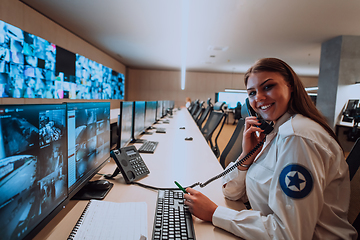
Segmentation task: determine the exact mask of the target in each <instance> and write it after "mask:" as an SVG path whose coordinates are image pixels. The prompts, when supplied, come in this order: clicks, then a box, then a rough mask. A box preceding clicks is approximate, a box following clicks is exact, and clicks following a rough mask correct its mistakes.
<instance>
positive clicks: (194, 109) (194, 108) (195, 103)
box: [190, 99, 200, 118]
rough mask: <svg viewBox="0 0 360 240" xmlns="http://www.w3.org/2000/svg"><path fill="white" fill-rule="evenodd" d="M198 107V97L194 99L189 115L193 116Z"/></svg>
mask: <svg viewBox="0 0 360 240" xmlns="http://www.w3.org/2000/svg"><path fill="white" fill-rule="evenodd" d="M199 107H200V103H199V99H196V100H195V102H194V105H193V107H192V108H191V110H190V114H191V116H192V117H193V118H194V114H195V113H196V111H197V110H198V109H199Z"/></svg>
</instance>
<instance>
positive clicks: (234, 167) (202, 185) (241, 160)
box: [131, 135, 266, 190]
mask: <svg viewBox="0 0 360 240" xmlns="http://www.w3.org/2000/svg"><path fill="white" fill-rule="evenodd" d="M265 141H266V135H265V137H264V138H263V139H262V140H261V141H260V142H259V143H258V144H257V145H256V146H255V147H254V148H253V149H252V150H251V151H250V152H249V153H248V154H246V156H245V157H243V158H242V159H240V160H239V161H238V162H236V163H235V164H234V165H232V166H231V167H229V168H228V169H226V170H225V171H223V172H222V173H220V174H218V175H216V176H215V177H212V178H210V179H209V180H207V181H206V182H205V183H200V182H197V183H194V184H192V185H190V186H188V187H189V188H193V187H196V186H200V187H201V188H203V187H206V185H208V184H209V183H211V182H213V181H215V180H217V179H219V178H221V177H223V176H225V175H226V174H228V173H230V172H231V171H233V170H235V169H236V168H237V167H238V166H240V165H241V164H242V163H244V162H245V161H246V160H247V159H248V158H249V157H251V156H252V155H253V154H254V153H255V152H256V151H257V150H258V149H259V148H260V147H261V146H262V145H263V144H264V142H265ZM131 184H135V185H139V186H141V187H144V188H149V189H153V190H179V188H159V187H153V186H149V185H145V184H143V183H139V182H131ZM188 187H185V189H186V188H188Z"/></svg>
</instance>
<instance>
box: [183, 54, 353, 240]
mask: <svg viewBox="0 0 360 240" xmlns="http://www.w3.org/2000/svg"><path fill="white" fill-rule="evenodd" d="M245 85H246V88H247V92H248V96H249V102H250V105H251V107H252V108H253V109H254V110H255V112H256V113H257V114H258V115H261V117H262V118H263V119H265V120H266V121H267V122H272V123H273V124H274V125H273V127H274V129H273V130H272V131H271V132H270V133H269V134H268V135H266V140H265V143H264V144H263V146H262V147H260V148H259V149H258V150H256V151H255V152H254V153H253V154H252V155H251V156H250V157H249V158H248V159H247V160H246V161H245V162H244V163H243V164H241V165H240V166H238V169H235V170H234V171H232V172H230V173H229V174H227V175H226V176H224V177H223V193H224V195H225V197H226V198H228V199H230V200H239V199H242V200H246V199H248V200H249V201H250V204H251V206H252V210H242V211H235V210H232V209H228V208H225V207H222V206H217V205H216V204H215V203H214V202H212V201H211V200H210V199H209V198H207V197H206V196H205V195H203V194H202V193H201V192H199V191H196V190H194V189H192V188H187V189H186V191H187V192H188V193H189V194H185V204H186V205H188V206H189V209H190V211H191V212H192V213H193V214H194V215H195V216H196V217H198V218H200V219H202V220H205V221H210V222H212V224H213V225H215V226H217V227H220V228H223V229H225V230H227V231H229V232H232V233H233V234H235V235H237V236H239V237H242V238H244V239H356V237H357V233H356V230H355V229H354V228H353V227H352V226H351V224H350V223H349V222H348V220H347V212H348V206H349V201H350V200H349V199H350V180H349V173H348V166H347V164H346V162H345V160H344V156H343V151H342V148H341V147H340V145H339V143H338V141H337V137H336V135H335V134H334V133H333V131H332V130H331V128H330V127H329V126H328V125H327V123H326V121H325V119H324V118H323V117H322V115H321V114H320V113H319V111H318V110H317V109H316V107H315V105H314V104H313V103H312V101H311V99H310V97H309V96H308V95H307V93H306V92H305V90H304V87H303V85H302V83H301V81H300V79H299V77H298V76H297V75H296V73H295V72H294V71H293V70H292V68H291V67H290V66H289V65H288V64H286V63H285V62H284V61H282V60H279V59H276V58H265V59H260V60H258V61H257V62H256V63H255V64H254V65H253V66H252V67H251V68H250V69H249V70H248V71H247V72H246V74H245ZM259 125H260V123H259V121H258V120H257V118H256V117H255V116H250V117H247V118H246V121H245V127H244V134H243V152H242V154H241V156H240V157H239V159H242V158H243V157H244V156H246V155H247V154H248V153H249V152H250V151H251V150H252V149H253V148H254V147H255V146H256V145H257V144H258V143H259V142H260V141H261V140H263V139H264V137H265V134H264V133H263V130H262V129H260V128H258V127H257V126H259ZM231 165H233V163H231V164H229V166H228V168H229V167H230V166H231Z"/></svg>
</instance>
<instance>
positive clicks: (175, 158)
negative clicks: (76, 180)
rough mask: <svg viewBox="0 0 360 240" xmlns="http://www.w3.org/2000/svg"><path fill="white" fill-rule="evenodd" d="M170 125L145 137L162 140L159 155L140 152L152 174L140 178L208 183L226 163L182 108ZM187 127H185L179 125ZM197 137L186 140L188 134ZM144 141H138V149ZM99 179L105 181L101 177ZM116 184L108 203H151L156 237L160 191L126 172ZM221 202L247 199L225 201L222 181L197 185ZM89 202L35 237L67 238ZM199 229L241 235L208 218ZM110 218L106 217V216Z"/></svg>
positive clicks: (108, 169)
mask: <svg viewBox="0 0 360 240" xmlns="http://www.w3.org/2000/svg"><path fill="white" fill-rule="evenodd" d="M169 120H170V124H156V125H155V126H156V127H164V128H166V130H167V133H166V134H161V133H153V135H144V136H143V137H142V138H144V139H149V140H154V141H159V144H158V146H157V148H156V150H155V153H154V154H141V156H142V158H143V159H144V161H145V163H146V165H147V166H148V168H149V170H150V174H149V175H148V176H147V177H145V178H143V179H141V180H139V182H141V183H143V184H146V185H151V186H155V187H172V188H173V187H176V186H175V184H174V180H176V181H178V182H179V183H180V184H181V185H182V186H184V187H185V186H189V185H191V184H193V183H195V182H205V181H206V180H208V179H209V178H211V177H213V176H214V175H216V174H218V173H220V172H221V171H222V167H221V165H220V164H219V162H218V160H217V159H216V157H215V156H214V154H213V153H212V151H211V149H210V147H209V146H208V145H207V143H206V141H205V139H204V137H203V136H202V135H201V133H200V131H199V129H198V128H197V126H196V124H195V122H194V120H193V119H192V117H191V116H190V114H189V113H188V111H187V110H186V109H185V108H183V109H182V110H181V111H177V112H174V118H169ZM181 126H185V129H179V128H180V127H181ZM189 136H192V137H193V141H185V137H189ZM140 145H141V144H135V146H137V148H138V147H139V146H140ZM115 168H116V165H115V163H114V162H113V160H112V159H111V161H110V163H108V164H107V165H105V167H104V168H103V169H102V170H101V171H100V173H104V174H108V173H112V172H113V171H114V169H115ZM95 179H100V177H99V176H96V177H95ZM110 181H111V182H112V183H114V187H113V188H112V190H111V191H110V193H109V194H108V195H107V196H106V198H105V200H106V201H113V202H146V203H147V216H148V238H149V239H151V236H152V228H153V221H154V213H155V207H156V199H157V192H156V191H153V190H149V189H145V188H142V187H139V186H137V185H127V184H126V183H125V181H124V179H123V178H122V176H121V174H120V175H118V176H117V177H115V179H114V180H110ZM195 189H197V190H199V191H201V192H203V193H204V194H205V195H207V196H208V197H209V198H210V199H211V200H213V201H214V202H215V203H216V204H218V205H220V206H227V207H230V208H233V209H237V210H241V209H244V208H245V207H244V205H243V203H242V202H240V201H238V202H233V201H229V200H226V199H225V198H224V196H223V194H222V191H221V179H218V180H216V181H214V182H212V183H210V184H209V185H208V186H207V187H205V188H200V187H195ZM87 202H88V201H70V203H69V204H68V205H67V206H66V208H65V209H63V210H62V211H61V212H60V213H59V214H58V215H57V216H56V217H55V218H54V219H53V220H52V221H51V222H50V223H49V224H47V225H46V226H45V228H43V229H42V231H41V232H40V233H39V234H38V235H37V236H36V237H35V238H34V239H51V240H57V239H61V240H63V239H66V238H67V237H68V235H69V233H70V232H71V230H72V229H73V227H74V225H75V223H76V222H77V220H78V218H79V217H80V215H81V213H82V211H83V209H84V208H85V206H86V204H87ZM193 218H194V227H195V234H196V239H198V240H201V239H206V240H210V239H239V238H238V237H236V236H234V235H233V234H231V233H228V232H226V231H224V230H222V229H219V228H216V227H214V226H213V225H212V224H211V223H208V222H203V221H201V220H199V219H197V218H195V217H193ZM104 221H106V219H104Z"/></svg>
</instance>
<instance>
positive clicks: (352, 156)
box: [346, 138, 360, 233]
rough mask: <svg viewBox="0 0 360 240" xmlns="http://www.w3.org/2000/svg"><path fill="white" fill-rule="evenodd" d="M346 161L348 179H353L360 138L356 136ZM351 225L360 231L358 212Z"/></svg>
mask: <svg viewBox="0 0 360 240" xmlns="http://www.w3.org/2000/svg"><path fill="white" fill-rule="evenodd" d="M346 162H347V164H348V165H349V172H350V181H352V180H353V177H354V176H355V174H356V172H357V170H358V169H359V166H360V138H358V139H357V140H356V142H355V144H354V145H353V147H352V149H351V151H350V153H349V155H348V156H347V158H346ZM352 225H353V227H354V228H355V229H356V231H357V232H358V233H359V232H360V213H359V214H358V215H357V217H356V219H355V220H354V222H353V223H352Z"/></svg>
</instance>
